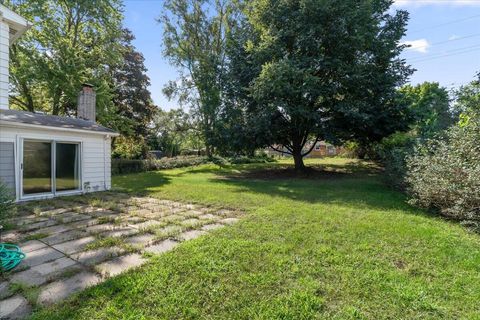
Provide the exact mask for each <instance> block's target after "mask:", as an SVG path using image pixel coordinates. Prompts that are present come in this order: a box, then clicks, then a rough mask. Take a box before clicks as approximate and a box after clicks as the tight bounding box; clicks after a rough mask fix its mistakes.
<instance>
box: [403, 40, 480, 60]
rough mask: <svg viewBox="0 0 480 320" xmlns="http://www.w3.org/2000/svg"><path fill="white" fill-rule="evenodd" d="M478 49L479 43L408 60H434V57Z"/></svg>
mask: <svg viewBox="0 0 480 320" xmlns="http://www.w3.org/2000/svg"><path fill="white" fill-rule="evenodd" d="M479 47H480V43H477V44H475V45H472V46H468V47H463V48H457V49H453V50H448V51H445V52H438V53H434V54H433V55H432V56H426V57H418V58H412V59H410V60H411V61H415V60H424V59H429V58H434V57H435V56H438V55H444V54H450V53H456V52H460V51H464V50H469V49H474V48H479Z"/></svg>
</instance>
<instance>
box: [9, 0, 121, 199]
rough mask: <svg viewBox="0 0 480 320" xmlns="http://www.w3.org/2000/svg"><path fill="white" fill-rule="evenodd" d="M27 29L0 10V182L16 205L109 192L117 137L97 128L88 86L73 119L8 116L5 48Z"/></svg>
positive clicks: (22, 21)
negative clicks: (112, 140)
mask: <svg viewBox="0 0 480 320" xmlns="http://www.w3.org/2000/svg"><path fill="white" fill-rule="evenodd" d="M29 27H30V25H29V23H28V22H27V21H26V20H25V19H24V18H22V17H21V16H19V15H18V14H16V13H15V12H13V11H11V10H9V9H8V8H6V7H5V6H3V5H0V180H1V181H2V182H3V183H5V184H6V185H7V186H8V187H10V188H11V189H12V191H13V193H14V195H15V197H16V199H17V201H21V200H30V199H40V198H50V197H55V196H59V195H67V194H80V193H84V192H92V191H102V190H108V189H110V186H111V173H110V172H111V169H110V158H111V156H110V153H111V150H110V149H111V138H112V137H114V136H117V135H118V134H117V133H116V132H114V131H112V130H110V129H108V128H105V127H102V126H100V125H99V124H97V123H96V122H95V112H96V99H95V91H94V90H93V88H92V86H90V85H84V87H83V88H82V89H81V91H80V93H79V97H78V111H77V118H70V117H59V116H52V115H45V114H40V113H32V112H26V111H17V110H9V105H8V82H9V68H8V64H9V46H10V45H11V44H12V43H13V42H14V41H15V40H16V39H17V38H18V37H20V36H21V35H22V34H23V33H24V32H25V31H26V30H27V29H28V28H29Z"/></svg>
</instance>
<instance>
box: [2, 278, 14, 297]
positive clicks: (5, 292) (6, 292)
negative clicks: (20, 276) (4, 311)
mask: <svg viewBox="0 0 480 320" xmlns="http://www.w3.org/2000/svg"><path fill="white" fill-rule="evenodd" d="M12 295H13V292H12V290H10V283H9V282H8V281H2V282H0V300H2V299H5V298H8V297H10V296H12Z"/></svg>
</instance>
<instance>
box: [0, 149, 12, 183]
mask: <svg viewBox="0 0 480 320" xmlns="http://www.w3.org/2000/svg"><path fill="white" fill-rule="evenodd" d="M14 146H15V144H14V143H13V142H0V181H1V182H3V183H4V184H5V185H6V186H7V187H9V188H10V189H12V191H14V190H15V151H14Z"/></svg>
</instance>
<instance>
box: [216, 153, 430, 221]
mask: <svg viewBox="0 0 480 320" xmlns="http://www.w3.org/2000/svg"><path fill="white" fill-rule="evenodd" d="M382 172H383V170H382V168H380V167H379V166H377V165H375V164H374V163H366V162H351V163H347V164H326V165H321V166H310V167H309V169H308V170H307V171H306V172H305V173H301V174H298V173H296V172H295V170H294V169H293V167H291V166H284V167H281V168H278V167H272V168H268V169H251V170H248V169H246V170H238V171H236V172H227V173H222V172H221V171H217V172H215V177H214V178H211V179H210V181H212V182H214V183H216V184H225V185H229V186H235V189H234V191H233V192H237V193H243V192H249V193H252V192H253V193H259V194H264V195H268V196H271V197H272V198H273V199H275V198H280V199H281V198H283V199H289V200H294V201H301V202H307V203H311V204H337V205H342V206H349V207H352V208H357V209H358V208H368V209H375V210H403V211H407V212H409V213H415V214H419V213H420V212H422V211H421V210H418V209H416V208H414V207H412V206H410V205H408V204H407V203H406V196H405V195H404V194H402V193H400V192H398V191H395V190H392V189H391V188H390V187H388V186H387V185H386V184H385V183H384V182H383V179H382V175H381V174H382Z"/></svg>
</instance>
